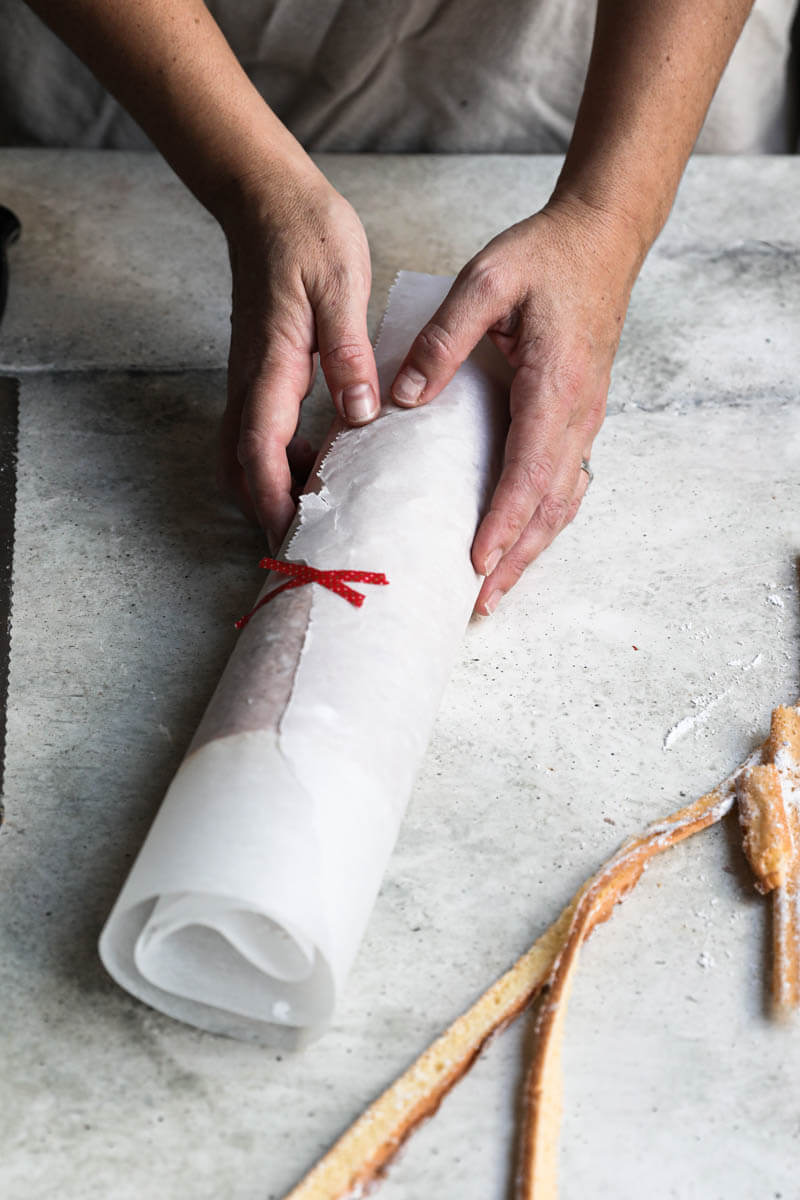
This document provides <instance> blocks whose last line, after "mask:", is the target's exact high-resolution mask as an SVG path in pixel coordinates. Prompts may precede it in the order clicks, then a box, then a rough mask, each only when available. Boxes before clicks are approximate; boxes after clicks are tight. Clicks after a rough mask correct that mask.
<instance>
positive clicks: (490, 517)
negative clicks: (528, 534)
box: [472, 365, 567, 575]
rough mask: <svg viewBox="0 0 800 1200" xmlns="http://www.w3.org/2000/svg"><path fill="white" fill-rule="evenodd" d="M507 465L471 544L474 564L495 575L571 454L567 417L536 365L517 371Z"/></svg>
mask: <svg viewBox="0 0 800 1200" xmlns="http://www.w3.org/2000/svg"><path fill="white" fill-rule="evenodd" d="M510 406H511V425H510V427H509V430H508V436H507V438H506V450H505V462H504V465H503V471H502V474H501V476H500V481H499V483H498V485H497V487H496V488H495V491H494V495H493V496H492V499H491V505H490V508H489V511H488V513H487V514H486V516H485V517H484V518H483V520H482V521H481V524H480V527H479V528H478V532H477V534H476V535H475V540H474V542H473V544H472V561H473V564H474V566H475V570H476V571H479V572H480V574H481V575H491V573H492V571H494V569H495V567H496V566H497V564H498V563H499V562H500V560H501V559H502V558H503V557H504V556H505V555H506V554H507V553H508V552H509V550H510V549H511V547H512V546H513V545H514V543H515V542H516V541H517V539H518V538H519V537H521V535H522V533H523V531H524V530H525V529H526V528H527V526H528V522H529V521H530V519H531V517H532V516H533V514H534V513H535V511H536V509H537V508H538V507H539V505H540V503H541V502H542V499H543V498H544V497H545V496H546V495H548V493H550V492H551V491H552V490H553V486H554V483H555V480H556V478H557V477H558V472H559V470H560V469H561V468H562V464H563V462H564V457H565V454H566V452H567V417H566V415H565V413H564V406H563V403H562V402H561V401H560V400H559V398H558V396H554V395H552V394H543V391H542V382H541V370H540V368H539V367H538V366H537V365H533V366H528V365H523V366H521V367H519V368H518V370H517V372H516V374H515V376H514V380H513V382H512V384H511V399H510Z"/></svg>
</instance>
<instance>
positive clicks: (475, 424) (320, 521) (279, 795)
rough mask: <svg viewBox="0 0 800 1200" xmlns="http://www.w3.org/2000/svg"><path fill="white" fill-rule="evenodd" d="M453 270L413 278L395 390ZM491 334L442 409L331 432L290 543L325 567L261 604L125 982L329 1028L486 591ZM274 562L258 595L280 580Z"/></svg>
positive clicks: (144, 889)
mask: <svg viewBox="0 0 800 1200" xmlns="http://www.w3.org/2000/svg"><path fill="white" fill-rule="evenodd" d="M449 282H450V281H449V280H447V279H442V278H440V277H435V276H426V275H413V274H408V273H403V274H401V276H400V277H399V279H398V282H397V283H396V284H395V287H394V289H393V291H392V294H391V297H390V303H389V307H388V309H387V313H386V317H385V318H384V325H383V328H382V331H381V336H380V338H379V342H378V345H377V348H376V357H377V360H378V368H379V375H380V380H381V390H382V394H383V395H384V396H386V395H387V394H388V387H389V384H390V383H391V381H392V379H393V377H394V374H395V373H396V371H397V368H398V367H399V365H400V362H401V361H402V358H403V356H404V355H405V353H406V351H407V349H408V346H409V345H410V343H411V341H412V340H413V338H414V336H415V334H416V333H417V332H418V330H419V329H420V327H421V326H422V325H423V324H424V323H425V321H426V320H428V318H429V317H430V316H431V315H432V314H433V312H434V311H435V310H436V308H437V307H438V305H439V303H440V302H441V300H442V299H443V297H444V295H445V293H446V291H447V288H448V286H449ZM507 392H508V375H507V368H506V366H505V363H504V362H503V360H502V358H501V357H500V355H499V354H498V353H497V351H496V350H495V349H494V347H493V346H491V344H489V343H488V342H483V343H482V344H481V345H480V346H479V347H478V348H477V349H476V350H475V352H474V353H473V354H472V356H471V357H470V359H469V360H468V361H467V362H466V363H465V364H464V365H463V366H462V367H461V369H460V370H459V371H458V373H457V375H456V376H455V378H454V379H453V381H452V382H451V383H450V384H449V385H448V386H447V388H445V390H444V391H443V392H442V393H441V395H440V396H439V397H438V398H437V399H436V401H435V402H433V403H431V404H430V405H429V406H427V407H424V408H421V409H414V410H400V409H397V408H395V407H393V406H391V405H386V406H385V407H384V408H383V410H382V412H381V415H380V416H379V417H378V419H377V420H376V421H375V422H374V423H373V424H371V425H368V426H365V427H363V428H360V429H347V430H343V431H339V432H337V433H335V436H333V438H332V441H331V444H330V446H329V449H328V450H327V452H326V454H325V456H324V458H323V460H322V463H321V466H320V467H319V468H318V470H317V472H316V473H315V476H314V479H313V481H312V484H311V485H310V489H309V491H308V492H307V494H305V495H304V496H303V497H302V499H301V502H300V507H299V512H298V517H297V520H296V522H295V525H294V527H293V531H291V532H290V536H289V538H288V539H287V543H286V545H285V547H284V548H283V551H282V553H281V554H280V555H279V558H280V559H281V560H283V561H285V562H286V561H288V562H290V563H300V564H304V565H306V566H309V567H312V568H314V569H315V570H317V571H334V572H336V571H366V572H374V573H377V574H383V575H385V577H386V578H387V579H388V586H374V585H373V584H371V583H369V582H364V583H351V584H349V585H348V586H350V587H351V588H355V589H356V590H357V591H358V592H360V593H361V594H362V595H363V596H364V600H363V603H362V604H361V606H360V607H358V606H357V605H356V604H353V603H350V602H348V599H347V598H346V597H344V596H342V595H341V594H340V593H339V592H338V591H334V590H331V589H330V588H329V587H325V586H323V585H322V584H320V583H317V582H309V583H305V584H303V586H298V587H294V588H290V589H287V590H284V591H282V592H281V594H280V595H278V596H276V597H275V598H274V599H272V600H271V601H270V602H269V603H267V604H265V605H263V606H262V607H261V608H259V609H258V611H256V612H255V613H254V615H253V616H252V619H251V620H250V621H249V623H248V624H247V626H246V628H245V629H244V630H243V632H242V633H241V634H240V639H239V641H238V643H237V645H236V647H235V650H234V653H233V655H232V656H231V659H230V662H229V664H228V666H227V668H226V670H225V672H224V674H223V676H222V679H221V680H220V683H219V686H218V687H217V690H216V692H215V693H214V695H213V697H212V699H211V702H210V704H209V706H208V709H207V711H206V714H205V716H204V718H203V721H202V723H201V725H200V728H199V729H198V731H197V734H196V736H195V738H194V741H193V742H192V744H191V746H190V748H189V751H188V753H187V755H186V758H185V759H184V761H183V763H182V764H181V766H180V769H179V770H178V772H177V775H176V776H175V779H174V781H173V783H172V785H171V787H170V789H169V791H168V793H167V796H166V798H165V800H164V802H163V804H162V806H161V809H160V811H159V813H158V815H157V817H156V819H155V821H154V823H153V825H152V828H151V829H150V832H149V834H148V836H147V839H146V840H145V843H144V845H143V846H142V848H141V850H140V852H139V855H138V857H137V859H136V861H135V863H134V865H133V867H132V869H131V872H130V874H129V876H128V878H127V880H126V882H125V885H124V887H123V889H122V891H121V893H120V895H119V897H118V899H117V902H116V904H115V905H114V908H113V910H112V912H111V914H110V916H109V918H108V921H107V922H106V925H105V927H104V929H103V931H102V934H101V937H100V955H101V958H102V960H103V963H104V964H105V966H106V968H107V969H108V971H109V972H110V974H111V975H112V976H113V977H114V978H115V979H116V980H117V982H118V983H120V984H121V985H122V986H123V987H124V988H126V989H127V990H128V991H130V992H131V993H133V994H134V995H135V996H138V997H140V998H141V999H142V1000H145V1001H146V1002H147V1003H148V1004H150V1005H152V1006H153V1007H154V1008H157V1009H160V1010H162V1011H163V1012H165V1013H168V1014H170V1015H171V1016H174V1017H176V1018H178V1019H180V1020H183V1021H187V1022H190V1023H191V1024H194V1025H198V1026H200V1027H202V1028H205V1029H210V1030H213V1031H216V1032H221V1033H227V1034H229V1035H231V1036H235V1037H243V1038H253V1039H256V1040H261V1041H267V1042H271V1043H273V1044H280V1045H286V1046H293V1045H298V1044H302V1043H303V1042H304V1041H307V1040H309V1039H310V1038H311V1037H314V1036H316V1035H318V1034H319V1033H320V1032H322V1031H323V1030H324V1028H325V1026H326V1025H327V1023H328V1022H329V1020H330V1018H331V1015H332V1013H333V1010H334V1007H335V1004H336V1000H337V996H338V995H339V993H340V991H341V989H342V986H343V984H344V981H345V978H346V976H347V973H348V971H349V968H350V966H351V964H352V961H353V958H354V957H355V953H356V950H357V948H358V945H359V942H360V941H361V938H362V935H363V933H364V930H365V927H366V924H367V921H368V919H369V915H370V912H371V910H372V907H373V904H374V901H375V898H376V895H377V892H378V889H379V887H380V883H381V880H382V877H383V875H384V872H385V869H386V866H387V863H388V860H389V856H390V854H391V852H392V848H393V845H394V842H395V839H396V836H397V832H398V829H399V825H400V822H401V820H402V817H403V813H404V811H405V807H406V804H407V801H408V798H409V795H410V792H411V788H412V785H413V782H414V778H415V775H416V772H417V770H418V768H419V765H420V762H421V760H422V757H423V755H424V753H425V750H426V747H427V744H428V740H429V737H430V733H431V728H432V725H433V721H434V718H435V715H436V710H437V707H438V704H439V701H440V698H441V694H442V691H443V689H444V686H445V683H446V681H447V678H448V674H449V672H450V668H451V664H452V661H453V658H454V655H455V654H456V652H457V650H458V646H459V643H460V641H461V638H462V636H463V633H464V630H465V627H466V625H467V622H468V621H469V618H470V615H471V612H472V609H473V606H474V603H475V600H476V598H477V594H478V590H479V587H480V577H479V576H478V575H476V573H475V571H474V569H473V567H472V565H471V561H470V546H471V542H472V539H473V536H474V533H475V530H476V528H477V525H478V522H479V519H480V516H481V514H482V512H483V511H484V509H485V507H486V504H487V501H488V499H489V497H490V495H491V491H492V489H493V486H494V483H495V481H496V478H497V473H498V469H499V465H500V461H501V456H502V445H503V440H504V434H505V429H506V423H507V412H508V403H507ZM285 582H286V577H285V576H282V575H276V574H274V573H270V576H269V577H268V579H267V582H266V585H265V588H264V590H263V591H262V594H261V596H262V598H263V596H264V595H265V594H267V593H269V592H271V591H272V590H274V589H275V588H276V587H277V586H278V585H279V584H282V583H285Z"/></svg>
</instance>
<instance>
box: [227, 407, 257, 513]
mask: <svg viewBox="0 0 800 1200" xmlns="http://www.w3.org/2000/svg"><path fill="white" fill-rule="evenodd" d="M241 420H242V414H241V410H240V409H234V408H233V407H232V406H231V405H230V404H228V405H227V406H226V408H225V411H224V413H223V414H222V420H221V422H220V430H219V443H218V457H217V486H218V488H219V489H220V491H221V492H222V494H223V495H224V496H225V497H226V498H227V499H228V500H231V501H232V502H233V503H234V504H235V505H236V506H237V507H238V508H239V509H240V510H241V511H242V512H243V513H244V515H245V516H246V517H247V519H248V520H249V521H252V522H253V524H254V525H257V524H258V517H257V516H256V510H255V508H254V507H253V501H252V500H251V498H250V492H249V489H248V487H247V480H246V478H245V474H244V471H243V470H242V467H241V464H240V462H239V459H238V458H237V457H236V448H237V445H238V442H239V428H240V426H241Z"/></svg>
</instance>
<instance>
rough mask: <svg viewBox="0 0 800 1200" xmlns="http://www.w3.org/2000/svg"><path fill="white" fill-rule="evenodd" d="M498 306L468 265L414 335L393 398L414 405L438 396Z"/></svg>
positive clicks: (477, 339)
mask: <svg viewBox="0 0 800 1200" xmlns="http://www.w3.org/2000/svg"><path fill="white" fill-rule="evenodd" d="M487 300H488V303H487ZM495 307H496V305H494V304H493V303H492V298H491V297H487V296H486V295H485V294H482V289H481V288H480V287H476V286H475V285H474V284H473V282H472V275H471V273H470V272H469V270H467V269H465V271H463V272H462V273H461V275H459V276H458V278H457V279H456V281H455V283H454V284H453V286H452V287H451V289H450V291H449V292H448V293H447V296H446V297H445V299H444V300H443V301H442V304H441V305H440V306H439V308H438V309H437V310H436V312H435V313H434V314H433V316H432V317H431V319H430V321H428V323H427V325H425V326H424V327H423V329H421V330H420V332H419V333H418V334H417V336H416V338H415V339H414V342H413V344H412V346H411V349H410V350H409V352H408V354H407V355H406V357H405V360H404V362H403V365H402V366H401V368H400V370H399V371H398V373H397V376H396V377H395V380H394V383H393V384H392V386H391V389H390V390H391V396H392V399H393V400H394V402H395V403H396V404H401V405H403V407H404V408H412V407H415V406H416V405H418V404H427V403H428V401H429V400H432V399H433V398H434V396H437V395H438V394H439V392H440V391H441V390H442V388H443V387H444V386H445V385H446V384H448V383H449V382H450V380H451V379H452V378H453V376H454V375H455V373H456V371H457V370H458V368H459V367H460V366H461V364H462V363H463V362H464V361H465V360H466V359H467V358H468V357H469V355H470V354H471V353H472V351H473V350H474V349H475V347H476V346H477V344H478V342H479V341H480V340H481V338H482V337H483V335H484V334H485V333H486V331H487V329H490V328H491V327H492V325H493V324H494V322H495V321H496V320H497V318H498V312H496V311H495Z"/></svg>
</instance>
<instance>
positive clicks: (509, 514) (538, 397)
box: [391, 201, 640, 613]
mask: <svg viewBox="0 0 800 1200" xmlns="http://www.w3.org/2000/svg"><path fill="white" fill-rule="evenodd" d="M639 254H640V251H639V242H638V239H636V238H634V237H633V236H628V237H626V236H625V231H623V230H620V229H618V228H616V227H613V226H612V223H611V222H610V221H609V220H606V219H604V218H603V217H601V215H600V214H598V213H596V212H594V211H591V212H590V211H589V210H586V209H584V208H583V207H582V206H581V205H580V204H579V203H576V202H565V201H558V202H555V201H554V202H551V203H550V204H549V205H548V206H547V207H546V208H545V209H543V210H542V211H541V212H539V213H537V214H536V215H535V216H533V217H530V218H529V219H527V220H525V221H522V222H520V224H518V225H514V226H513V227H512V228H511V229H508V230H506V231H505V232H504V233H501V234H500V235H499V236H498V237H496V238H494V239H493V241H491V242H490V243H489V244H488V246H486V248H485V249H483V250H482V251H481V252H480V253H479V254H478V255H476V257H475V258H473V259H472V260H471V261H470V262H469V263H467V265H466V266H465V267H464V268H463V270H462V271H461V272H460V274H459V275H458V278H457V279H456V280H455V282H454V284H453V286H452V288H451V289H450V292H449V294H448V295H447V297H446V299H445V300H444V302H443V303H442V305H441V307H440V308H439V309H438V311H437V312H436V313H435V314H434V316H433V317H432V318H431V320H430V321H429V322H428V324H427V325H426V326H425V327H424V328H423V329H422V331H421V332H420V333H419V335H418V336H417V338H416V340H415V341H414V343H413V345H412V346H411V349H410V350H409V352H408V355H407V356H406V359H405V361H404V363H403V365H402V367H401V368H400V371H399V372H398V375H397V377H396V379H395V381H394V383H393V384H392V388H391V393H392V399H393V400H394V401H395V403H397V404H400V405H404V406H406V407H409V406H414V405H418V404H426V403H427V402H428V401H429V400H432V399H433V398H434V397H435V396H436V395H437V393H438V392H440V391H441V389H442V388H443V387H444V386H445V384H446V383H448V382H449V380H450V379H451V378H452V376H453V375H454V373H455V371H456V370H457V369H458V367H459V366H460V365H461V363H462V362H463V361H464V360H465V359H466V358H467V356H468V355H469V353H470V351H471V350H472V349H473V347H474V346H475V345H476V344H477V342H478V341H479V340H480V338H481V337H482V336H483V335H484V334H486V333H488V335H489V337H490V338H491V340H492V341H493V342H494V344H495V345H496V346H497V347H498V348H499V349H500V350H501V351H502V353H503V354H504V355H505V357H506V358H507V360H508V361H509V363H510V364H511V366H512V367H513V368H514V378H513V382H512V386H511V397H510V410H511V424H510V427H509V433H508V439H507V442H506V449H505V462H504V466H503V471H502V475H501V478H500V481H499V483H498V485H497V488H496V490H495V493H494V496H493V497H492V500H491V505H490V508H489V511H488V512H487V513H486V515H485V517H484V519H483V521H482V522H481V525H480V527H479V529H478V531H477V534H476V536H475V540H474V542H473V546H472V561H473V564H474V566H475V569H476V571H478V572H479V573H480V574H481V575H485V576H486V579H485V580H484V582H483V586H482V587H481V590H480V594H479V596H478V600H477V602H476V605H475V607H476V611H478V612H482V613H490V612H493V611H494V609H495V607H496V606H497V604H498V603H499V601H500V599H501V598H502V596H503V595H504V593H505V592H507V591H508V590H509V588H511V587H512V586H513V585H514V584H515V583H516V582H517V580H518V579H519V578H520V576H521V575H522V573H523V571H524V570H525V568H526V567H527V566H528V564H529V563H531V562H532V561H533V559H534V558H536V556H537V555H538V554H539V553H540V552H541V551H542V550H544V548H545V547H546V546H548V545H549V544H550V542H551V541H552V540H553V538H554V537H555V536H556V534H558V533H559V532H560V531H561V530H562V529H563V528H564V526H565V525H567V524H568V522H570V521H571V520H572V519H573V517H574V516H575V514H576V513H577V511H578V508H579V506H580V503H581V500H582V499H583V496H584V493H585V492H586V488H587V485H588V482H589V476H588V474H587V472H586V471H584V470H583V469H582V467H581V460H582V459H586V460H588V459H589V457H590V454H591V449H592V442H593V440H594V438H595V436H596V434H597V432H598V430H599V429H600V425H601V424H602V421H603V417H604V415H605V406H606V395H607V392H608V385H609V379H610V373H611V364H612V361H613V358H614V354H615V352H616V349H617V344H618V342H619V336H620V333H621V331H622V324H623V320H624V318H625V311H626V308H627V304H628V298H629V296H630V290H631V287H632V285H633V280H634V278H635V275H636V270H637V268H638V265H639Z"/></svg>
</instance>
